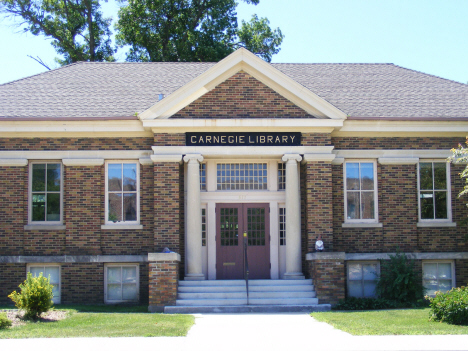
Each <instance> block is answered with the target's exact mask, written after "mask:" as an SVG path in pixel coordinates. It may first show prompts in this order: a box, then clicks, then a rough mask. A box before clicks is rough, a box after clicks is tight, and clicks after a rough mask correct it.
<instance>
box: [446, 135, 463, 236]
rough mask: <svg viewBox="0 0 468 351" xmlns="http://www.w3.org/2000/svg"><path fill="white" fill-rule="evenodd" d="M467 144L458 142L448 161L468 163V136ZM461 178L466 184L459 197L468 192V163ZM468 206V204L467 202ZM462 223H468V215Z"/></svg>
mask: <svg viewBox="0 0 468 351" xmlns="http://www.w3.org/2000/svg"><path fill="white" fill-rule="evenodd" d="M466 145H467V147H464V146H463V145H461V144H458V148H457V149H452V150H451V151H452V156H451V157H449V158H448V161H450V162H452V163H468V137H467V138H466ZM460 177H461V178H465V186H464V187H463V190H462V191H460V193H458V197H461V196H463V195H466V194H468V165H467V166H466V167H465V169H464V170H463V172H462V173H460ZM466 206H467V207H468V204H466ZM462 224H464V225H466V224H468V216H467V218H465V219H464V220H463V221H462ZM465 240H468V233H467V234H466V235H465Z"/></svg>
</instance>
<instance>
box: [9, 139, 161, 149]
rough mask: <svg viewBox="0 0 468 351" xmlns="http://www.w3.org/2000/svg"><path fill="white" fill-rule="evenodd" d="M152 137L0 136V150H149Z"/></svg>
mask: <svg viewBox="0 0 468 351" xmlns="http://www.w3.org/2000/svg"><path fill="white" fill-rule="evenodd" d="M152 144H153V138H124V137H123V138H0V150H1V151H5V150H35V151H39V150H150V149H151V146H152Z"/></svg>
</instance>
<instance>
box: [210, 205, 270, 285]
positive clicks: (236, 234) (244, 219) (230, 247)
mask: <svg viewBox="0 0 468 351" xmlns="http://www.w3.org/2000/svg"><path fill="white" fill-rule="evenodd" d="M244 233H246V234H247V235H246V236H244ZM244 240H245V241H247V244H248V245H247V257H248V263H249V279H270V208H269V204H255V203H249V204H217V205H216V279H243V278H244Z"/></svg>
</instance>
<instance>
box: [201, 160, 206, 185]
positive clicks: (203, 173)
mask: <svg viewBox="0 0 468 351" xmlns="http://www.w3.org/2000/svg"><path fill="white" fill-rule="evenodd" d="M200 190H206V163H200Z"/></svg>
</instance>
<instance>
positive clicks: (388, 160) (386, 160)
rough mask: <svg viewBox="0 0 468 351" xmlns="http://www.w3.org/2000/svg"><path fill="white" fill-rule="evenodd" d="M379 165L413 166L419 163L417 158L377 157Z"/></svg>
mask: <svg viewBox="0 0 468 351" xmlns="http://www.w3.org/2000/svg"><path fill="white" fill-rule="evenodd" d="M378 160H379V163H380V164H381V165H415V164H417V163H418V162H419V158H418V157H379V159H378Z"/></svg>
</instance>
